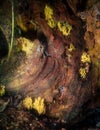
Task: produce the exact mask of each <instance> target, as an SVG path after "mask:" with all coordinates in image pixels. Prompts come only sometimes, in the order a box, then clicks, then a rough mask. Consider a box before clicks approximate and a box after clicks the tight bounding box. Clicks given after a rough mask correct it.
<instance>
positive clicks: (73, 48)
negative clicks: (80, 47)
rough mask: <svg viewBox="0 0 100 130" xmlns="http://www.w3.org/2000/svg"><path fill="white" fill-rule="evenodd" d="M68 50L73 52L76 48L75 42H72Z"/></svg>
mask: <svg viewBox="0 0 100 130" xmlns="http://www.w3.org/2000/svg"><path fill="white" fill-rule="evenodd" d="M68 50H69V52H72V51H74V50H75V47H74V45H73V43H71V44H70V46H69V48H68Z"/></svg>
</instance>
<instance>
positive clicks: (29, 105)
mask: <svg viewBox="0 0 100 130" xmlns="http://www.w3.org/2000/svg"><path fill="white" fill-rule="evenodd" d="M32 103H33V101H32V98H31V97H29V96H27V97H26V98H25V99H24V100H23V106H24V107H25V108H26V109H28V110H29V109H32Z"/></svg>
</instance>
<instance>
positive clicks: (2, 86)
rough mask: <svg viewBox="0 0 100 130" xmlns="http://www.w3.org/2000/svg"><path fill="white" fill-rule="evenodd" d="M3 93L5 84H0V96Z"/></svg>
mask: <svg viewBox="0 0 100 130" xmlns="http://www.w3.org/2000/svg"><path fill="white" fill-rule="evenodd" d="M4 94H5V86H4V85H1V86H0V96H3V95H4Z"/></svg>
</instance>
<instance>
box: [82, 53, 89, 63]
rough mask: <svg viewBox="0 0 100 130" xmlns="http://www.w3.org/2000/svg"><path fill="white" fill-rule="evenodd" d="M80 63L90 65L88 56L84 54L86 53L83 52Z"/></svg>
mask: <svg viewBox="0 0 100 130" xmlns="http://www.w3.org/2000/svg"><path fill="white" fill-rule="evenodd" d="M81 62H83V63H86V62H87V63H90V62H91V59H90V56H89V55H88V54H87V53H86V52H83V54H82V56H81Z"/></svg>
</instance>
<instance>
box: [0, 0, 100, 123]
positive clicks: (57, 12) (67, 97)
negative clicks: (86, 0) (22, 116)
mask: <svg viewBox="0 0 100 130" xmlns="http://www.w3.org/2000/svg"><path fill="white" fill-rule="evenodd" d="M43 3H44V4H43V5H41V1H30V2H29V3H28V2H27V3H26V4H27V6H26V5H25V7H24V6H23V5H21V6H20V9H23V11H22V12H21V13H20V14H19V16H18V18H19V17H20V18H21V19H24V20H25V21H24V20H23V21H22V23H21V24H23V26H24V27H25V29H24V27H22V26H21V29H22V30H23V31H26V33H25V32H24V33H25V35H26V34H27V35H29V34H28V32H31V31H32V33H31V38H30V35H29V36H26V38H23V37H20V38H18V39H17V47H18V48H20V51H19V52H16V49H15V51H14V52H13V54H12V57H11V58H10V60H9V61H8V62H5V63H3V64H1V68H0V69H1V70H0V75H1V76H0V82H1V84H4V85H5V86H6V88H7V90H8V91H12V92H17V94H21V95H22V96H23V97H26V96H27V95H28V96H31V97H33V98H36V97H39V96H40V97H42V98H44V99H45V102H46V104H47V106H46V109H47V113H46V114H47V115H50V116H53V117H57V118H60V119H64V120H67V121H71V120H73V119H74V118H75V117H76V116H77V115H78V113H79V112H80V111H81V109H82V108H81V107H82V105H83V104H84V103H85V102H87V101H88V100H89V99H90V98H91V97H92V96H93V94H94V92H95V89H96V86H95V85H96V83H97V82H99V81H98V80H97V81H94V80H93V79H94V77H93V73H94V71H93V68H92V63H91V64H89V65H88V73H87V75H86V77H85V78H84V79H83V78H81V77H80V74H79V69H80V66H81V64H82V63H81V55H82V53H83V52H85V51H87V52H89V51H88V50H89V47H88V45H87V44H88V43H86V42H85V40H84V35H85V37H86V35H88V34H87V33H85V34H84V32H85V31H86V30H87V31H88V28H85V29H84V28H83V25H84V24H83V22H82V20H81V19H80V18H79V17H77V16H76V15H75V14H76V13H77V10H76V8H77V7H76V5H77V4H76V3H78V2H77V1H76V3H75V5H73V7H70V3H69V2H68V1H67V0H66V1H65V2H62V1H59V2H57V3H56V2H55V1H54V3H53V4H52V3H51V2H50V3H48V2H47V1H43ZM46 4H48V5H49V6H50V7H51V8H52V9H53V10H54V16H53V17H54V18H55V19H56V20H57V21H64V22H68V23H69V24H70V25H71V26H72V30H71V32H70V35H68V36H64V35H63V34H62V33H61V32H60V31H59V30H58V29H57V28H54V29H52V28H50V27H49V26H48V24H47V21H46V20H45V17H44V8H45V5H46ZM79 4H81V3H79ZM26 8H27V10H26V11H25V9H26ZM30 21H31V22H30ZM34 21H35V22H34ZM18 22H20V21H18V20H17V23H18ZM86 22H87V23H89V21H88V17H87V21H86ZM18 25H19V26H20V24H18ZM92 31H93V30H92ZM99 31H100V29H99ZM89 34H90V33H89ZM32 35H34V36H33V37H32ZM94 35H95V34H94ZM97 39H99V37H98V38H97ZM86 40H87V38H86ZM89 40H90V39H89ZM71 43H72V44H73V45H74V47H75V50H74V51H73V52H69V48H70V44H71ZM25 47H26V49H25ZM89 54H91V52H89ZM91 58H93V57H92V56H91ZM98 60H99V58H97V62H98ZM99 70H100V69H99ZM97 78H98V75H95V79H97Z"/></svg>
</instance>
